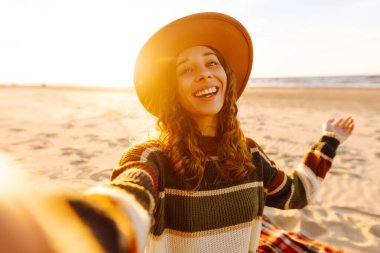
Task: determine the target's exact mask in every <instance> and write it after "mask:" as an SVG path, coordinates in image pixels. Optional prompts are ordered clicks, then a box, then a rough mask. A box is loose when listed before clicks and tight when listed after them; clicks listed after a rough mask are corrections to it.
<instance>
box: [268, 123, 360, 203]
mask: <svg viewBox="0 0 380 253" xmlns="http://www.w3.org/2000/svg"><path fill="white" fill-rule="evenodd" d="M353 129H354V120H353V119H352V118H351V117H347V118H339V119H329V120H328V121H326V122H325V123H324V124H323V126H322V130H323V135H322V137H321V139H320V140H319V141H318V142H316V143H315V144H314V145H313V146H312V147H311V148H310V150H309V151H308V152H307V154H306V155H305V156H304V159H303V161H302V163H300V164H299V165H298V167H297V169H296V170H295V171H294V172H293V173H291V174H290V175H286V174H285V173H284V171H282V170H281V169H279V168H278V167H277V166H276V164H275V163H274V162H273V161H271V160H269V159H268V158H267V161H269V166H267V168H266V169H265V170H264V184H265V185H266V189H267V198H266V205H268V206H272V207H276V208H281V209H293V208H302V207H304V206H305V205H306V204H308V203H309V202H310V200H311V198H312V197H313V195H314V194H315V193H316V191H317V190H318V189H319V186H320V184H321V182H322V180H323V179H324V178H325V176H326V173H327V172H328V171H329V169H330V168H331V164H332V161H333V158H334V157H335V154H336V149H337V148H338V146H339V144H341V143H342V142H344V141H345V140H346V139H347V138H348V137H349V136H350V135H351V133H352V131H353Z"/></svg>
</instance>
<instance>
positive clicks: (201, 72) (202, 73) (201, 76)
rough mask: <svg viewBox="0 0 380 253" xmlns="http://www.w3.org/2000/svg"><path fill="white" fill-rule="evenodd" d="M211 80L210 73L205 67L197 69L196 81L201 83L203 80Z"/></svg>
mask: <svg viewBox="0 0 380 253" xmlns="http://www.w3.org/2000/svg"><path fill="white" fill-rule="evenodd" d="M209 78H211V73H210V71H209V70H208V69H207V68H205V67H201V68H199V69H198V73H197V81H198V82H199V81H203V80H207V79H209Z"/></svg>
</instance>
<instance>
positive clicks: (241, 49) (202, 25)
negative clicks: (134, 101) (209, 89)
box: [134, 12, 253, 116]
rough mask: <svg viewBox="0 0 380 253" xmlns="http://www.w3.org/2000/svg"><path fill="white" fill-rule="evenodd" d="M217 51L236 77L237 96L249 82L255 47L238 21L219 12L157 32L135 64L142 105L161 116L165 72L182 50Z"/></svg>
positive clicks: (182, 20)
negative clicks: (207, 48) (200, 48)
mask: <svg viewBox="0 0 380 253" xmlns="http://www.w3.org/2000/svg"><path fill="white" fill-rule="evenodd" d="M201 45H202V46H210V47H213V48H215V49H216V50H218V51H219V52H220V53H221V54H222V55H223V57H224V59H225V60H226V61H227V63H228V65H229V66H230V67H231V69H232V71H233V72H234V74H235V76H236V86H237V87H236V91H237V95H238V97H240V95H241V94H242V93H243V90H244V88H245V86H246V84H247V82H248V80H249V76H250V73H251V68H252V62H253V47H252V41H251V38H250V36H249V33H248V31H247V30H246V29H245V27H244V26H243V25H242V24H241V23H240V22H239V21H237V20H236V19H234V18H232V17H230V16H228V15H225V14H222V13H216V12H205V13H197V14H193V15H190V16H186V17H183V18H180V19H177V20H175V21H173V22H171V23H169V24H168V25H166V26H164V27H163V28H161V29H160V30H158V31H157V32H156V33H155V34H154V35H153V36H152V37H151V38H150V39H149V40H148V41H147V42H146V43H145V45H144V46H143V48H142V49H141V51H140V53H139V55H138V57H137V60H136V64H135V71H134V82H135V88H136V92H137V94H138V97H139V99H140V101H141V103H142V105H143V106H144V107H145V108H146V109H147V111H148V112H150V113H151V114H153V115H155V116H158V115H159V113H160V109H159V108H158V105H159V99H160V95H161V94H160V91H162V90H164V88H165V87H164V86H165V85H167V83H165V80H163V77H162V75H163V72H164V70H165V67H167V64H168V63H169V62H170V61H172V60H173V59H174V58H175V57H176V56H177V55H178V54H179V53H180V52H181V51H183V50H184V49H186V48H189V47H193V46H201Z"/></svg>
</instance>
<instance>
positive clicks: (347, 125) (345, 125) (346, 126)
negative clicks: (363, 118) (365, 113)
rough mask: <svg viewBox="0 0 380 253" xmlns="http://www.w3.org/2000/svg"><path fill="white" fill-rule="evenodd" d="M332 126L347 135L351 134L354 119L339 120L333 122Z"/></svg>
mask: <svg viewBox="0 0 380 253" xmlns="http://www.w3.org/2000/svg"><path fill="white" fill-rule="evenodd" d="M332 125H333V126H335V127H338V128H340V129H342V130H344V131H345V132H347V133H351V132H352V131H353V129H354V127H355V123H354V119H353V118H351V117H347V118H339V119H337V120H335V121H334V122H333V123H332Z"/></svg>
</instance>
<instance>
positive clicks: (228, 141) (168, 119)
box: [156, 46, 255, 189]
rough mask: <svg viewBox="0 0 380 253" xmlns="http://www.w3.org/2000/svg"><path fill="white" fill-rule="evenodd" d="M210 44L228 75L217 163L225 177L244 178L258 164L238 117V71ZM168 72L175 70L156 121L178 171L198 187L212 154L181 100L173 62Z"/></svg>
mask: <svg viewBox="0 0 380 253" xmlns="http://www.w3.org/2000/svg"><path fill="white" fill-rule="evenodd" d="M208 47H209V46H208ZM209 48H210V49H212V50H213V51H214V52H215V55H216V56H217V57H218V60H219V62H220V64H221V65H222V66H223V68H224V70H225V72H226V75H227V87H226V94H225V98H224V104H223V107H222V109H221V111H220V112H219V113H218V125H217V137H219V138H218V139H219V143H218V160H217V161H216V166H217V169H218V171H219V172H220V174H221V176H223V177H225V178H230V179H243V178H245V177H246V176H247V175H248V174H249V173H250V172H252V171H253V170H254V169H255V167H254V165H253V164H252V162H251V153H250V150H249V149H248V147H247V144H246V139H245V136H244V134H243V131H242V130H241V128H240V124H239V121H238V119H237V113H238V108H237V105H236V101H237V94H236V79H235V75H234V73H233V71H232V69H231V68H230V67H229V65H228V63H227V62H226V61H225V60H224V58H223V56H222V54H221V53H220V52H218V51H217V50H216V49H214V48H212V47H209ZM168 72H169V73H172V74H171V75H170V76H168V79H169V82H170V85H167V87H168V88H167V89H166V90H165V91H164V93H166V94H165V95H163V96H161V99H160V109H161V110H160V115H159V117H158V121H157V123H156V128H157V130H158V133H159V141H160V142H161V144H163V147H164V148H165V149H166V150H167V151H168V154H169V159H170V162H171V165H172V169H173V170H174V172H176V173H177V174H179V175H182V176H186V177H187V178H188V179H191V180H195V181H196V187H195V189H197V188H198V187H199V186H200V183H201V181H202V178H203V174H204V170H205V165H206V161H207V160H208V159H209V157H208V156H207V155H206V154H205V153H204V152H203V151H202V149H201V148H200V143H199V137H200V136H201V135H202V134H201V132H200V129H199V127H198V125H197V123H196V122H195V121H194V120H193V119H192V118H191V117H190V116H189V114H188V113H187V112H186V111H185V109H183V108H182V106H181V105H180V103H179V100H178V94H177V84H176V80H175V77H174V75H173V73H175V71H174V66H170V67H169V69H168ZM173 91H174V92H173ZM173 93H174V94H173Z"/></svg>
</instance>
